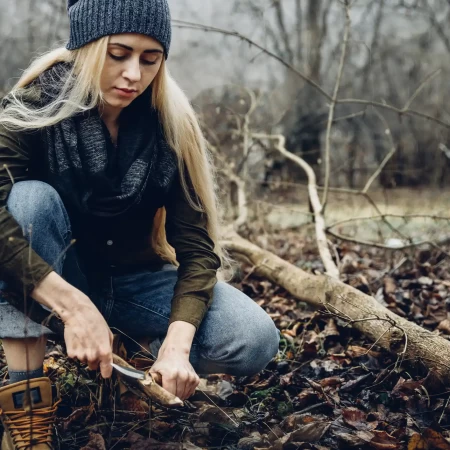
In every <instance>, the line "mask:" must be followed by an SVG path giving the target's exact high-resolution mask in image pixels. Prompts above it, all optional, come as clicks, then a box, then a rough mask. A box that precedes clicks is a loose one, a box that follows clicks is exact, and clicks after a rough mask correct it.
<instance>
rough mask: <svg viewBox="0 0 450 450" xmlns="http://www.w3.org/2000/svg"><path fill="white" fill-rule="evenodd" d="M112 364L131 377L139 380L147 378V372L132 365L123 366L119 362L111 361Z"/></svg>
mask: <svg viewBox="0 0 450 450" xmlns="http://www.w3.org/2000/svg"><path fill="white" fill-rule="evenodd" d="M111 365H112V366H113V367H114V369H116V370H117V371H118V372H120V373H121V374H123V375H125V376H127V377H130V378H135V379H137V380H144V379H145V372H143V371H142V370H137V369H132V368H131V367H123V366H119V364H115V363H111Z"/></svg>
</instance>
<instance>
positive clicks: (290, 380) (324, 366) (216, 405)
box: [1, 230, 450, 450]
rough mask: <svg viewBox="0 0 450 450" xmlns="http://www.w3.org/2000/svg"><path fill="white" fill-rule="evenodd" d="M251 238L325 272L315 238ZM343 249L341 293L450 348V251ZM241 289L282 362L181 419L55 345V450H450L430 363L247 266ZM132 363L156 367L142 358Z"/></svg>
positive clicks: (208, 386)
mask: <svg viewBox="0 0 450 450" xmlns="http://www.w3.org/2000/svg"><path fill="white" fill-rule="evenodd" d="M248 238H249V239H250V240H251V241H254V242H258V241H259V242H261V240H263V241H264V246H265V248H267V249H268V250H272V251H273V252H274V253H276V254H277V255H279V256H280V257H281V258H283V259H285V260H288V261H290V262H291V263H293V264H295V265H297V266H298V267H301V268H302V269H304V270H307V271H310V272H316V271H318V272H322V271H323V267H322V264H321V262H320V259H319V257H318V254H317V251H316V245H315V242H314V238H313V234H312V233H311V234H310V233H306V235H305V233H299V232H298V231H292V230H291V231H288V230H285V231H280V232H277V233H275V232H272V233H270V234H264V233H263V234H261V233H260V232H259V231H258V232H253V233H250V232H249V236H248ZM336 250H337V253H338V255H339V258H340V261H341V273H342V280H343V281H344V282H346V283H349V284H350V285H352V286H353V287H355V288H357V289H360V290H362V291H364V292H366V293H369V294H371V295H373V296H374V297H375V298H376V299H377V300H378V301H379V302H380V303H382V304H383V305H385V306H386V307H387V308H389V309H390V310H392V311H393V312H395V313H396V314H398V315H400V316H402V317H405V318H407V319H409V320H411V321H414V322H416V323H417V324H419V325H421V326H423V327H425V328H427V329H428V330H431V331H433V332H434V333H436V334H439V335H442V336H443V337H444V338H446V339H450V315H449V311H450V259H449V258H448V257H447V254H448V252H447V254H445V253H443V252H442V251H440V250H438V249H433V250H424V249H422V250H419V249H416V250H410V251H409V252H406V253H405V252H400V251H394V250H392V251H386V250H381V249H374V248H371V247H364V246H360V245H356V244H348V243H341V244H339V245H337V247H336ZM447 250H448V249H447ZM233 284H234V285H235V286H237V287H238V288H239V289H242V290H243V291H244V292H245V293H246V294H248V295H249V296H250V297H251V298H253V299H254V301H256V302H257V303H258V304H259V305H260V306H261V307H263V308H264V309H265V310H266V311H267V312H268V314H270V316H271V317H272V318H273V320H274V321H275V323H276V325H277V326H278V327H279V329H280V330H281V331H282V339H281V342H280V349H279V353H278V355H277V357H276V358H275V359H274V360H273V361H272V362H271V363H270V364H269V365H268V367H267V368H266V369H265V370H264V371H262V372H261V373H260V374H257V375H255V376H252V377H232V376H228V375H225V374H217V375H210V376H208V377H207V378H204V379H202V380H201V384H200V386H199V389H198V391H197V393H196V394H195V396H194V397H192V398H191V399H189V401H188V402H186V405H185V406H184V407H183V408H177V409H167V408H163V407H161V406H159V405H157V404H155V403H154V402H153V403H148V402H147V401H145V399H139V398H137V397H136V396H134V395H133V394H131V393H130V392H128V393H125V394H123V395H120V394H119V390H118V385H117V382H115V381H107V382H105V381H101V380H99V377H98V376H97V375H96V374H95V373H92V372H88V371H87V370H86V369H85V368H83V367H81V366H80V365H76V364H74V363H73V362H71V361H69V360H68V359H67V358H66V357H65V355H64V352H63V349H62V347H61V345H60V344H55V345H53V346H52V347H51V348H50V349H49V352H48V355H47V358H46V363H45V371H46V374H47V375H48V376H50V378H51V379H52V380H54V381H55V382H56V383H57V384H58V386H59V388H60V392H61V395H62V402H61V404H60V407H59V410H58V419H57V433H58V442H59V448H61V449H63V450H66V449H67V450H70V449H79V448H82V449H85V450H100V449H116V450H119V449H133V450H140V449H168V450H169V449H186V450H194V449H198V448H201V449H205V448H208V449H222V448H223V449H230V450H231V449H237V448H239V449H271V450H284V449H288V450H291V449H317V450H325V449H348V448H352V449H379V450H388V449H408V450H426V449H429V450H432V449H438V450H439V449H441V450H442V449H449V450H450V416H449V413H450V387H449V386H445V385H444V384H443V383H442V382H441V381H440V379H439V378H438V377H437V376H436V374H435V373H433V372H429V371H427V369H426V367H425V365H424V364H422V363H421V362H420V361H414V363H413V362H410V361H403V363H402V364H401V365H400V364H399V362H398V361H397V357H396V356H395V355H392V354H389V353H387V352H385V351H384V350H382V349H380V348H379V347H377V346H376V345H373V343H372V342H369V341H368V340H367V339H366V338H365V337H364V336H363V335H361V334H360V333H359V332H357V331H355V330H353V329H351V328H349V327H347V326H346V324H345V323H343V322H340V321H339V320H336V319H335V318H332V317H329V316H328V315H327V314H326V312H324V311H313V310H311V309H310V308H309V307H308V305H306V304H305V303H302V302H299V301H298V300H296V299H294V298H293V297H292V296H291V295H289V294H288V293H287V292H286V291H284V290H283V289H281V288H280V287H278V286H276V285H274V284H272V283H270V282H268V281H267V280H263V279H260V278H258V277H256V276H255V275H254V273H253V271H252V268H251V267H248V266H245V265H243V266H241V269H240V270H239V271H238V272H237V275H236V277H235V279H234V280H233ZM130 357H131V355H130V354H128V359H129V360H130ZM2 361H3V362H2V364H1V366H2V367H3V368H2V373H3V375H5V373H6V368H5V367H4V360H2ZM130 363H132V364H134V365H135V366H136V367H138V368H147V367H148V366H149V365H151V361H150V360H149V359H147V358H145V357H142V356H140V357H139V358H134V359H131V360H130ZM96 377H97V378H96Z"/></svg>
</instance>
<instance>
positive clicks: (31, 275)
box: [0, 127, 220, 328]
mask: <svg viewBox="0 0 450 450" xmlns="http://www.w3.org/2000/svg"><path fill="white" fill-rule="evenodd" d="M44 150H45V149H44V144H43V139H42V136H41V131H33V132H22V131H21V132H17V131H14V132H12V131H9V130H6V129H5V128H4V127H0V280H2V281H5V282H7V283H8V288H9V289H11V291H13V292H16V293H18V294H20V295H26V296H28V295H29V294H30V293H31V292H32V291H33V289H34V288H35V286H36V285H37V284H38V283H39V282H40V281H41V280H42V279H43V278H44V277H45V276H46V275H48V274H49V273H50V272H51V271H52V270H53V269H52V267H51V266H50V265H49V264H48V263H47V262H45V261H44V260H43V259H42V258H41V257H40V256H39V255H38V254H37V253H36V252H34V251H33V250H32V249H31V248H30V245H29V243H28V241H27V240H26V239H25V238H24V236H23V233H22V230H21V228H20V226H19V224H18V223H17V221H16V220H15V219H14V217H13V216H12V215H11V214H10V213H9V212H8V210H7V208H6V204H7V199H8V195H9V193H10V191H11V189H12V186H13V182H19V181H24V180H30V179H31V180H41V181H46V176H45V174H46V167H45V163H44V161H45V158H44ZM165 208H166V211H167V218H166V234H167V240H168V242H169V244H170V245H172V246H173V248H174V249H175V252H176V255H177V260H178V262H179V268H178V282H177V284H176V286H175V291H174V296H173V300H172V314H171V318H170V323H172V322H174V321H178V320H181V321H185V322H189V323H191V324H193V325H194V326H195V327H196V328H198V327H199V326H200V323H201V321H202V319H203V317H204V315H205V313H206V311H207V309H208V307H209V305H210V303H211V300H212V292H213V288H214V285H215V284H216V282H217V277H216V273H217V269H218V268H219V267H220V259H219V257H218V256H217V255H216V254H215V252H214V243H213V241H212V239H211V238H210V236H209V235H208V231H207V226H206V216H205V214H204V213H201V212H198V211H196V210H194V209H193V208H192V207H191V206H190V205H189V203H188V201H187V199H186V197H185V194H184V191H183V189H182V188H181V185H180V184H179V180H178V179H177V180H176V182H174V185H173V187H172V189H171V193H170V196H169V198H168V199H167V202H166V204H165ZM155 213H156V210H155V211H150V212H149V215H148V216H147V217H145V218H144V220H145V221H148V227H147V223H144V225H145V226H146V228H145V230H147V229H148V232H146V233H145V234H146V236H143V237H142V236H141V237H140V238H139V239H136V236H135V233H133V230H134V228H133V225H134V224H133V222H131V223H130V222H129V221H128V222H125V223H126V225H127V228H126V229H123V230H122V229H120V230H117V229H116V230H115V232H116V234H119V235H120V236H122V237H121V239H120V240H119V241H120V242H117V245H114V246H112V247H111V246H109V247H108V248H107V250H106V247H105V246H106V240H99V239H95V238H92V236H95V235H96V232H97V236H98V230H95V224H94V223H93V225H92V236H73V237H74V238H76V239H77V244H75V245H78V240H79V241H80V243H82V242H83V240H85V241H86V242H87V243H88V246H87V248H90V249H91V250H92V254H93V255H102V258H103V260H104V262H105V263H106V264H114V265H117V264H125V265H126V264H136V263H141V262H144V263H146V262H149V263H157V262H161V258H160V257H159V256H158V255H157V254H156V253H155V252H154V250H153V249H152V247H151V244H150V242H151V229H152V224H153V219H154V215H155ZM69 216H70V214H69ZM71 219H72V218H71ZM74 219H76V218H75V217H74ZM83 220H84V219H83ZM136 226H137V228H140V229H142V220H140V223H139V224H136ZM85 229H86V228H85ZM87 229H88V230H90V229H91V228H87ZM118 231H119V233H118ZM84 234H90V233H89V231H88V232H87V233H84ZM90 238H91V239H90ZM103 241H105V242H103ZM80 245H81V244H80ZM92 245H93V247H91V246H92ZM85 247H86V246H85Z"/></svg>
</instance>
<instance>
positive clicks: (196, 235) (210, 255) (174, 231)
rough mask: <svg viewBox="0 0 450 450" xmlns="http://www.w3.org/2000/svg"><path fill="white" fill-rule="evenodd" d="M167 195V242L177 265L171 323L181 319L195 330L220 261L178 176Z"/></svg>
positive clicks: (208, 300)
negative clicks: (174, 254) (173, 251)
mask: <svg viewBox="0 0 450 450" xmlns="http://www.w3.org/2000/svg"><path fill="white" fill-rule="evenodd" d="M169 198H170V199H169V202H168V203H167V204H166V211H167V217H166V234H167V241H168V242H169V244H170V245H171V246H172V247H173V248H174V249H175V252H176V255H177V260H178V262H179V264H180V266H179V268H178V281H177V283H176V285H175V291H174V296H173V299H172V310H171V317H170V323H172V322H175V321H178V320H180V321H184V322H188V323H191V324H192V325H194V326H195V327H196V328H197V329H198V327H199V326H200V324H201V322H202V320H203V317H204V315H205V313H206V311H207V310H208V308H209V306H210V305H211V302H212V294H213V288H214V286H215V284H216V283H217V276H216V274H217V270H218V269H219V268H220V265H221V262H220V258H219V257H218V255H217V254H216V253H215V252H214V242H213V240H212V239H211V237H210V236H209V234H208V230H207V218H206V214H205V213H202V212H199V211H196V210H195V209H194V208H192V207H191V206H190V205H189V202H188V200H187V198H186V196H185V193H184V190H183V188H182V186H181V183H180V179H179V176H177V177H176V180H175V182H174V183H173V186H172V188H171V193H170V195H169Z"/></svg>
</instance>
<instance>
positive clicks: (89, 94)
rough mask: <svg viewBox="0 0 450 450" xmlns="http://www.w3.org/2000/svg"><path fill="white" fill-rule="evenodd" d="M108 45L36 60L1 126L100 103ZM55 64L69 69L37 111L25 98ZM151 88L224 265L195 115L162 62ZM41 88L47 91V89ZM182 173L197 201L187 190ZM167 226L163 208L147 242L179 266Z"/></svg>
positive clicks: (39, 123) (54, 119) (30, 123)
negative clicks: (55, 91)
mask: <svg viewBox="0 0 450 450" xmlns="http://www.w3.org/2000/svg"><path fill="white" fill-rule="evenodd" d="M107 46H108V37H107V36H106V37H104V38H101V39H99V40H97V41H94V42H92V43H90V44H88V45H86V46H84V47H82V48H80V49H77V50H67V49H65V48H57V49H55V50H52V51H49V52H47V53H45V54H43V55H42V56H40V57H38V58H37V59H36V60H35V61H33V62H32V64H31V65H30V66H29V67H28V69H26V70H25V71H24V73H23V75H22V77H21V78H20V80H19V81H18V82H17V84H16V85H15V86H14V87H13V89H12V90H11V92H10V93H9V95H8V100H9V103H8V106H7V108H6V109H5V110H3V111H2V112H0V125H4V126H5V127H7V128H11V129H17V130H21V129H22V130H26V129H39V128H44V127H48V126H51V125H55V124H57V123H58V122H60V121H61V120H63V119H66V118H69V117H71V116H73V115H74V114H77V113H79V112H81V111H86V110H89V109H92V108H94V107H96V106H97V105H99V104H101V103H102V102H103V96H102V92H101V89H100V77H101V73H102V70H103V66H104V63H105V58H106V52H107ZM58 62H66V63H71V65H70V66H69V67H70V69H69V70H68V71H67V72H65V73H64V75H63V77H62V78H61V79H59V80H52V85H53V86H49V88H51V89H52V91H53V90H54V86H55V85H56V86H58V95H57V97H56V98H55V99H54V100H52V101H51V102H50V103H49V104H48V105H47V106H44V107H41V108H36V107H33V106H29V105H27V102H25V101H24V99H26V98H27V97H29V98H30V99H31V100H32V99H33V90H32V89H30V88H29V85H30V83H32V82H33V81H34V80H36V79H37V78H38V77H39V75H41V74H42V73H43V72H44V71H45V70H47V69H49V68H50V67H52V66H53V65H54V64H56V63H58ZM152 87H153V89H152V100H151V101H152V105H153V106H154V107H155V108H156V109H157V110H158V111H159V114H160V119H161V123H162V125H163V128H164V132H165V137H166V139H167V142H168V144H169V145H170V146H171V147H172V149H173V150H174V151H175V153H176V155H177V158H178V166H179V173H180V179H181V185H182V187H183V189H184V192H185V194H186V197H187V199H188V201H189V203H190V204H191V206H192V207H194V208H195V209H196V210H197V211H202V212H204V213H205V214H206V217H207V224H208V225H207V226H208V232H209V235H210V237H211V239H212V240H213V241H214V244H215V252H216V254H217V255H218V256H219V257H220V258H221V259H222V264H223V263H224V262H227V261H228V257H227V256H226V254H225V252H224V250H223V249H222V247H221V246H220V244H219V240H218V237H219V231H218V230H219V214H218V207H217V205H218V202H217V197H216V185H215V182H214V177H213V170H212V169H213V166H212V161H211V156H210V154H209V151H208V150H207V147H206V142H205V139H204V137H203V134H202V131H201V129H200V126H199V123H198V120H197V117H196V115H195V112H194V110H193V108H192V106H191V104H190V102H189V100H188V98H187V97H186V95H185V94H184V92H183V91H182V90H181V88H180V87H179V86H178V84H177V83H176V82H175V80H174V79H173V78H172V77H171V75H170V73H169V71H168V69H167V66H166V64H165V61H164V59H163V63H162V65H161V67H160V69H159V71H158V74H157V75H156V77H155V79H154V80H153V85H152ZM41 89H44V90H45V89H46V86H42V87H41ZM185 170H187V173H188V175H189V179H190V181H191V183H192V186H193V188H194V192H195V194H196V198H193V197H192V195H191V193H190V192H189V188H188V183H187V181H186V179H185V176H184V175H185ZM165 222H166V211H165V208H160V209H159V210H158V211H157V213H156V215H155V218H154V222H153V232H152V242H151V243H152V246H153V248H154V250H155V252H156V253H157V254H158V255H159V256H160V257H161V258H163V259H164V260H166V261H170V262H171V263H173V264H178V262H177V260H176V255H175V251H174V249H173V248H172V247H171V246H170V245H169V243H168V242H167V239H166V233H165Z"/></svg>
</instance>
